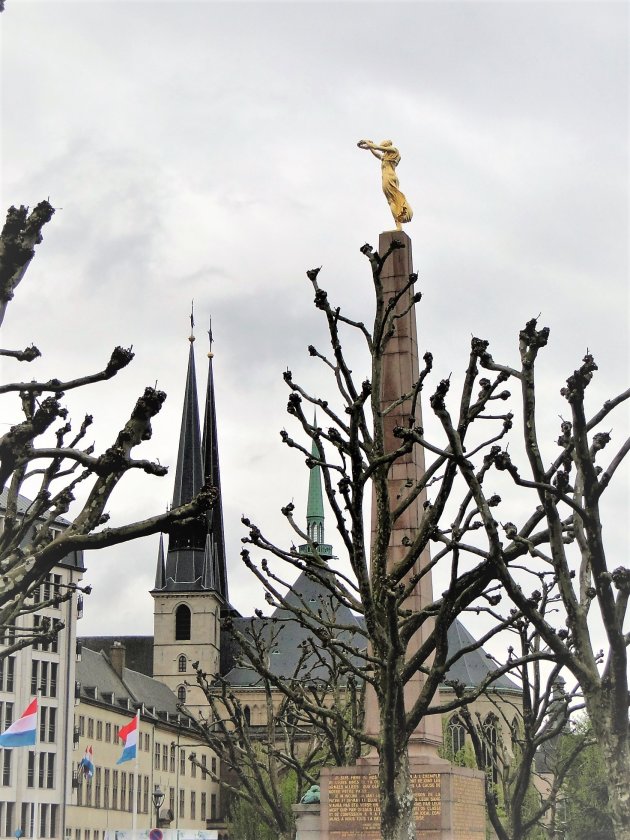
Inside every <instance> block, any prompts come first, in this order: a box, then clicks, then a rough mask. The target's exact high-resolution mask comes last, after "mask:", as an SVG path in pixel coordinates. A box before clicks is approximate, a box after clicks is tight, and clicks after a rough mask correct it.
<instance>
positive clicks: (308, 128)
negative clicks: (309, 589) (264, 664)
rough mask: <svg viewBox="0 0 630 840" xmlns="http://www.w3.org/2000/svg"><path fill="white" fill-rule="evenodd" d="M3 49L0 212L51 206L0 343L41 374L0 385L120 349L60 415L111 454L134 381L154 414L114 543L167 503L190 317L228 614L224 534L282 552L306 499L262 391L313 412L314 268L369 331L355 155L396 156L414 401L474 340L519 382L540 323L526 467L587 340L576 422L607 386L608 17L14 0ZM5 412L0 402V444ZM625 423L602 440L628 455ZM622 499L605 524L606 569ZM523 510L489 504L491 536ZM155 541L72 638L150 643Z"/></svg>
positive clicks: (622, 532) (369, 185)
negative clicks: (515, 367)
mask: <svg viewBox="0 0 630 840" xmlns="http://www.w3.org/2000/svg"><path fill="white" fill-rule="evenodd" d="M0 28H1V30H2V31H1V39H2V44H1V46H2V77H3V78H2V111H1V125H2V131H1V140H2V152H1V158H2V177H1V197H2V207H4V208H5V209H6V208H7V207H8V206H9V205H11V204H29V205H34V204H35V203H37V201H39V200H41V199H42V198H46V197H49V198H50V201H51V202H52V204H53V205H54V206H55V207H56V208H58V210H57V213H56V215H55V216H54V218H53V221H52V222H51V223H50V224H49V225H48V226H47V227H46V229H45V231H44V242H43V243H42V245H41V246H40V247H39V250H38V253H37V256H36V259H35V260H34V262H33V264H32V265H31V267H30V269H29V271H28V274H27V276H26V279H25V280H24V282H23V284H22V285H21V286H20V287H19V289H18V292H17V295H16V299H15V302H14V303H13V304H12V306H11V308H10V309H9V312H8V315H7V318H6V320H5V324H4V326H3V334H2V345H3V346H9V347H22V346H25V345H26V344H27V343H29V342H31V341H33V342H35V343H36V344H37V345H38V346H39V347H40V349H41V350H42V352H43V354H44V355H43V358H42V359H41V360H39V361H37V362H36V363H33V364H32V365H30V366H29V367H28V369H27V368H26V367H25V366H21V367H20V366H19V365H18V364H17V363H13V362H10V361H4V362H3V363H2V365H3V368H2V376H3V379H5V380H6V379H18V378H21V377H28V378H32V377H37V378H42V379H43V378H48V377H50V376H53V375H55V376H59V377H62V378H70V377H73V376H77V375H82V374H86V373H89V372H92V371H94V370H96V369H100V368H101V367H102V366H103V365H104V364H105V362H106V360H107V359H108V357H109V353H110V351H111V349H112V348H113V347H114V346H115V345H117V344H122V345H124V346H129V345H131V344H133V347H134V351H135V353H136V358H135V360H134V362H133V364H132V365H131V366H130V367H129V368H128V369H126V370H125V371H123V372H122V373H121V374H120V375H119V376H118V377H116V379H115V380H113V381H111V382H108V383H103V384H99V385H97V386H94V387H92V388H90V389H89V390H86V391H84V392H82V393H81V392H79V393H77V394H76V395H72V396H71V395H70V394H69V395H68V400H67V402H68V405H69V406H70V408H71V410H72V414H73V417H74V418H75V420H76V423H77V425H78V423H79V422H80V419H81V417H82V415H83V413H84V412H85V411H89V412H91V413H93V414H94V416H95V424H94V427H93V430H92V434H93V437H94V439H95V440H96V441H97V445H99V446H101V447H103V446H106V445H107V444H108V443H109V442H110V441H111V440H112V439H113V437H114V434H115V432H116V431H117V430H118V429H119V428H120V426H121V424H122V423H124V421H125V419H126V417H127V416H128V413H129V411H130V410H131V408H132V406H133V404H134V402H135V399H136V398H137V396H138V395H139V394H141V393H142V390H143V389H144V387H145V385H147V384H150V385H153V384H154V383H155V381H156V380H157V382H158V386H159V387H160V388H162V389H164V390H165V391H166V392H167V393H168V395H169V397H168V400H167V403H166V404H165V407H164V409H163V411H162V413H161V414H160V415H159V416H158V418H157V419H156V422H155V423H154V436H153V439H152V440H151V441H150V442H148V443H147V444H146V445H145V446H144V447H143V448H142V450H139V451H138V457H140V456H144V457H151V458H159V459H160V461H161V462H162V463H166V464H169V465H171V467H172V469H171V473H170V475H169V477H168V478H166V479H157V478H151V477H148V476H127V477H126V478H125V480H124V481H123V482H122V484H121V486H120V488H119V490H118V492H117V494H116V495H115V497H114V500H113V502H112V505H111V508H110V513H111V515H112V521H113V522H122V521H124V520H129V519H132V518H141V517H144V516H147V515H151V514H152V513H155V512H159V511H160V510H163V509H164V508H165V506H166V505H167V504H168V502H169V500H170V497H171V494H172V479H173V474H174V465H175V459H176V454H177V439H178V433H179V423H180V417H181V402H182V396H183V385H184V376H185V369H186V360H187V352H188V341H187V336H188V332H189V323H188V317H189V312H190V304H191V300H193V299H194V305H195V317H196V321H197V336H198V340H197V342H196V346H195V349H196V352H197V367H198V373H199V384H200V388H201V390H203V383H204V382H205V373H206V370H205V362H206V359H205V354H206V352H207V344H206V341H205V329H206V328H207V327H206V324H207V321H208V318H209V317H210V316H212V323H213V331H214V337H215V346H214V351H215V383H216V389H217V407H218V413H219V422H220V429H219V437H220V447H221V471H222V480H223V505H224V520H225V527H226V537H227V543H228V552H229V557H228V565H229V574H230V589H231V599H232V601H233V603H234V605H235V606H236V607H237V608H238V609H240V610H241V611H243V612H246V613H249V612H251V610H253V608H254V607H256V606H260V605H261V600H262V599H261V596H260V592H259V589H258V587H257V586H256V584H255V583H254V582H253V581H252V580H251V579H250V577H249V575H248V573H247V572H246V570H244V569H243V568H242V567H241V563H240V560H239V552H240V547H241V546H240V538H241V536H243V529H242V526H241V525H240V517H241V514H242V513H247V514H248V515H249V516H250V517H251V518H252V519H254V520H255V521H257V522H258V523H260V524H262V525H263V526H264V528H265V530H266V531H267V532H268V533H269V534H270V535H272V536H274V537H276V538H277V539H278V540H282V541H283V542H284V543H287V542H288V541H289V539H290V535H289V534H287V532H286V530H285V528H284V524H283V521H282V517H281V515H280V513H279V507H280V506H281V505H282V504H285V503H286V502H287V501H288V500H290V499H293V500H294V502H295V503H296V505H297V507H298V511H299V510H300V509H301V510H302V512H303V511H304V505H305V501H306V489H307V475H306V471H305V469H304V467H303V465H301V461H300V458H299V457H298V456H297V455H296V454H295V453H292V452H290V451H288V450H285V448H284V447H283V446H282V445H281V443H280V438H279V435H278V431H279V430H280V429H281V428H283V427H284V426H286V427H287V428H288V429H289V430H291V431H296V430H295V429H294V428H293V427H292V426H291V421H290V419H289V418H287V417H286V415H285V412H284V408H285V404H286V395H287V393H286V386H285V385H284V383H283V382H282V375H281V374H282V371H283V370H284V369H285V368H286V367H287V366H289V367H291V369H292V370H293V371H294V376H295V378H296V379H299V380H300V381H301V382H303V383H305V384H306V385H308V386H309V387H311V388H312V390H314V391H316V392H318V393H319V394H321V395H322V396H324V395H328V394H329V393H330V382H329V381H328V379H327V378H326V376H325V375H324V373H323V372H322V371H321V370H320V369H319V367H318V365H317V363H316V362H315V361H314V360H311V359H310V358H309V356H308V354H307V352H306V346H307V345H308V344H309V343H314V344H317V345H318V346H320V347H322V348H323V347H324V343H323V342H324V338H325V336H324V331H323V325H322V323H321V318H320V317H319V315H318V313H317V312H316V311H315V310H314V308H313V305H312V291H311V288H310V284H309V283H308V281H307V280H306V277H305V271H306V269H308V268H311V267H314V266H317V265H323V269H322V274H321V275H320V279H321V283H322V285H323V286H324V288H326V289H327V290H328V291H329V294H330V296H331V298H332V299H333V300H335V301H336V302H337V303H338V304H339V305H341V306H342V307H344V308H345V309H346V311H348V313H349V314H352V315H353V316H356V317H358V318H365V319H368V320H369V318H370V311H371V310H370V275H369V268H368V265H367V262H366V260H365V258H364V257H363V256H362V255H361V254H360V253H359V247H360V246H361V245H362V244H363V243H364V242H365V241H368V242H371V243H373V244H375V245H376V244H377V241H378V233H379V231H381V230H384V229H389V228H390V227H391V216H390V215H389V210H388V208H387V205H386V203H385V200H384V198H383V195H382V192H381V189H380V175H379V166H378V163H377V161H376V160H375V159H374V158H373V157H372V156H371V155H369V154H368V153H366V152H364V151H360V150H359V149H357V147H356V143H357V141H358V140H359V139H360V138H364V137H368V138H371V139H374V140H380V139H383V138H386V137H391V138H392V139H393V140H394V142H395V144H396V145H397V146H398V147H399V148H400V150H401V153H402V162H401V164H400V166H399V170H398V171H399V177H400V182H401V187H402V189H403V191H404V192H405V193H406V195H407V197H408V199H409V201H410V202H411V204H412V206H413V208H414V219H413V221H412V223H411V224H409V225H408V226H406V231H407V232H408V233H409V235H410V236H411V237H412V239H413V251H414V260H415V267H416V270H417V271H418V273H419V275H420V281H419V288H420V289H421V290H422V291H423V293H424V299H423V302H422V304H421V307H420V311H419V327H420V345H421V348H422V351H424V350H425V349H429V350H431V351H432V352H433V353H434V356H435V376H434V378H433V383H434V384H436V383H437V381H438V380H439V379H440V378H441V377H443V376H447V375H448V374H449V373H451V372H452V373H453V378H454V382H455V383H456V382H457V381H458V377H460V376H461V372H462V371H463V369H464V368H465V365H466V360H467V355H468V348H469V342H470V337H471V335H478V336H481V337H485V338H487V339H489V340H490V341H491V350H492V352H493V354H494V356H495V358H496V359H497V360H501V361H504V362H509V363H514V364H516V363H517V359H518V356H517V340H518V330H519V329H520V328H521V327H522V326H523V325H524V323H525V322H526V321H527V320H528V319H529V318H531V317H535V316H537V315H538V314H539V313H541V319H540V321H541V324H545V325H548V326H549V327H550V328H551V339H550V345H549V347H548V348H547V350H546V351H545V352H544V354H543V358H542V360H541V365H540V374H539V384H540V397H539V401H540V404H541V409H542V411H543V412H544V414H545V415H546V416H547V417H548V418H549V422H550V425H549V427H548V430H547V431H548V434H547V439H548V440H549V448H548V456H547V460H549V459H551V458H552V457H554V456H555V454H556V451H557V450H556V448H555V446H554V445H553V441H554V439H555V437H557V422H558V415H559V414H560V413H562V412H564V413H565V414H566V413H567V411H566V407H565V406H566V404H565V403H564V401H563V400H562V398H561V397H560V396H559V389H560V387H561V386H562V384H563V383H564V379H565V378H566V376H567V375H568V374H569V373H570V372H572V371H573V369H574V368H575V367H576V366H577V365H578V364H579V363H580V361H581V358H582V356H583V355H584V352H585V351H586V348H587V347H588V348H589V349H590V350H591V351H592V352H593V353H594V355H595V357H596V360H597V362H598V364H599V365H600V373H599V375H598V377H597V380H596V382H595V383H594V385H593V388H592V395H591V399H592V402H591V405H592V408H593V411H594V410H595V408H596V407H597V406H598V405H599V404H601V402H602V401H603V400H604V399H606V398H608V397H610V396H613V395H615V394H616V393H618V392H620V391H621V390H623V389H624V388H625V387H627V383H628V358H629V357H628V5H627V3H623V2H616V3H606V2H597V3H582V2H579V3H578V2H575V3H571V2H545V3H535V2H520V3H516V2H508V3H502V4H499V3H478V2H449V3H439V2H431V3H423V2H417V3H399V4H397V3H391V2H390V3H387V4H384V3H354V2H347V3H344V2H337V3H302V2H293V3H267V2H256V3H237V2H231V3H218V2H217V3H212V2H203V0H202V1H201V2H191V3H186V2H181V1H179V0H178V2H161V3H154V2H153V3H148V2H125V1H124V0H119V2H116V1H115V0H109V2H96V0H95V2H91V0H81V2H72V3H62V2H54V1H53V0H46V2H28V0H19V2H17V1H16V0H8V2H7V4H6V11H5V13H4V14H3V15H2V17H1V18H0ZM352 355H353V364H354V370H355V372H356V374H357V376H358V378H359V381H360V380H361V379H363V378H364V376H365V374H366V373H367V371H368V362H367V360H366V359H365V356H361V354H360V352H359V347H358V345H357V346H356V347H355V346H354V345H352ZM514 405H515V404H514ZM17 410H18V406H17V401H16V400H15V399H13V398H4V399H3V400H2V402H1V403H0V423H2V424H3V428H4V429H6V428H7V425H8V424H10V423H11V422H14V421H15V420H16V419H17V417H18V415H17ZM426 413H428V412H425V414H426ZM627 418H628V415H627V412H626V413H625V417H624V416H623V415H622V416H620V417H619V418H617V419H616V420H615V421H614V422H613V423H611V425H612V427H613V431H614V430H615V428H616V429H618V430H619V436H621V433H622V431H623V430H624V429H623V427H624V425H625V428H626V429H627V423H624V420H627ZM425 419H426V425H427V426H430V420H429V418H425ZM616 440H617V442H619V440H620V437H617V438H616ZM515 446H516V444H515ZM626 478H627V474H626V477H625V478H624V477H623V476H621V477H620V480H619V481H618V483H617V488H616V489H615V490H614V491H613V492H612V493H611V494H610V501H609V508H608V514H607V519H606V529H607V536H608V539H609V541H610V542H609V545H610V546H611V547H612V550H613V551H619V552H623V557H621V556H620V560H619V562H622V560H623V559H625V556H626V549H627V527H628V525H627V510H628V495H627V493H628V491H627V482H626ZM532 503H533V502H532ZM524 513H525V508H522V507H521V502H520V501H518V500H516V499H515V500H514V502H513V505H512V506H511V503H510V500H509V499H507V498H506V501H505V503H504V508H503V510H502V511H501V519H502V521H505V520H507V519H511V520H512V521H516V520H518V518H519V516H521V515H524ZM327 538H328V541H330V542H333V543H335V542H336V540H335V537H334V534H333V533H331V528H329V532H328V534H327ZM157 544H158V541H157V537H154V538H149V539H145V540H143V541H140V542H137V543H134V544H132V545H129V546H121V547H119V548H115V549H111V550H108V551H107V552H103V553H100V554H91V555H88V556H87V557H86V561H87V564H88V567H89V571H88V574H87V575H86V582H89V583H92V585H93V587H94V591H93V594H92V595H91V597H90V598H89V600H88V602H87V604H86V611H85V617H84V619H83V621H82V625H81V628H80V632H81V633H82V634H97V633H102V634H110V633H114V632H117V633H135V632H137V633H150V632H151V631H152V600H151V598H150V596H149V595H148V594H147V593H148V590H149V589H150V588H151V587H152V585H153V580H154V574H155V559H156V553H157ZM612 565H613V567H614V566H615V565H618V563H616V562H615V561H614V560H613V562H612Z"/></svg>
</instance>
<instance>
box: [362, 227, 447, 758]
mask: <svg viewBox="0 0 630 840" xmlns="http://www.w3.org/2000/svg"><path fill="white" fill-rule="evenodd" d="M394 238H395V239H397V240H398V241H400V242H402V243H403V244H404V245H405V247H404V248H400V249H398V250H396V251H394V252H393V254H392V255H391V256H390V257H389V258H388V260H387V262H386V263H385V266H384V267H383V271H382V273H381V280H382V283H383V295H384V298H385V300H387V299H388V298H389V297H391V296H392V294H394V293H396V292H397V291H400V290H401V289H402V288H403V286H404V285H405V284H406V283H407V281H408V279H409V275H410V274H411V273H412V272H413V262H412V254H411V239H410V238H409V237H408V236H407V234H406V233H403V232H402V231H395V230H394V231H386V232H384V233H381V235H380V237H379V246H378V251H379V254H384V253H385V252H386V251H387V249H388V248H389V247H390V244H391V241H392V239H394ZM414 291H415V290H414V289H413V288H411V289H410V290H408V292H406V293H405V294H404V295H403V297H402V298H401V300H400V301H399V303H398V307H397V309H398V311H399V312H402V311H404V310H405V309H407V308H408V307H409V304H410V301H411V297H412V295H413V294H414ZM418 375H419V362H418V342H417V335H416V311H415V305H414V306H412V307H411V309H410V310H409V311H408V312H407V314H406V315H404V316H403V317H401V318H399V319H398V320H397V321H396V334H395V335H394V336H393V337H392V338H391V339H390V341H389V343H388V345H387V350H386V353H385V356H384V360H383V376H382V386H381V407H382V408H383V409H384V408H385V407H387V406H389V405H390V404H391V403H393V402H395V401H396V400H397V399H399V398H400V396H401V395H402V394H404V393H407V392H409V391H410V390H411V388H412V387H413V384H414V383H415V382H416V381H417V379H418ZM410 413H411V401H410V400H408V401H406V402H404V403H402V404H401V405H399V406H397V407H396V408H395V409H394V410H393V411H392V412H391V413H390V414H388V415H387V416H386V417H385V421H384V422H385V451H386V452H390V451H392V450H393V449H397V448H398V446H399V445H400V440H398V439H396V438H394V436H393V433H392V432H393V429H394V428H395V427H396V426H404V427H407V426H408V418H409V415H410ZM415 423H416V424H417V425H420V426H421V425H422V412H421V407H420V401H419V400H418V401H417V403H416V417H415ZM424 469H425V467H424V452H423V450H422V449H421V448H420V447H418V446H416V447H414V449H413V451H412V452H411V453H409V454H408V455H406V456H404V457H402V458H400V459H399V460H398V461H396V463H395V464H394V465H393V466H392V468H391V470H390V474H389V476H388V484H389V497H390V504H391V505H392V507H393V506H394V505H396V504H398V503H399V501H400V499H401V497H402V496H404V494H405V493H406V492H408V490H409V487H410V486H413V485H415V483H416V482H417V480H418V479H419V478H420V477H421V476H422V475H423V474H424ZM406 485H407V486H406ZM425 500H426V494H425V493H424V492H423V493H421V494H420V495H419V496H418V497H417V499H416V500H415V502H414V503H413V504H411V505H410V506H409V507H408V508H407V510H406V511H405V512H404V514H403V515H402V516H401V517H400V519H399V520H398V521H397V522H396V523H395V525H394V528H393V532H392V536H391V539H390V543H389V550H388V564H390V565H391V564H394V563H396V562H398V561H399V560H400V559H401V558H402V557H404V555H405V552H406V549H405V546H404V545H403V540H404V539H405V537H408V538H409V540H413V539H414V536H415V534H416V532H417V529H418V525H419V523H420V520H421V518H422V512H423V503H424V501H425ZM374 518H375V502H374V499H373V500H372V540H373V539H374ZM429 560H430V556H429V551H428V549H427V550H425V551H424V552H423V554H422V556H421V557H420V559H419V561H418V564H417V565H416V566H415V567H414V569H413V570H412V572H411V574H416V572H417V571H418V568H422V567H423V566H425V565H426V564H427V563H428V562H429ZM432 600H433V594H432V583H431V575H430V574H428V575H427V576H426V577H425V578H423V579H422V581H421V582H420V584H418V586H417V587H416V589H415V591H414V592H413V594H412V595H411V596H410V598H409V600H408V602H407V605H408V607H409V608H410V609H412V610H414V611H419V610H420V609H421V608H422V607H423V605H425V604H428V603H430V602H431V601H432ZM430 629H431V625H430V626H429V627H423V629H421V630H420V631H419V632H418V633H417V634H416V635H415V636H414V637H413V638H412V639H411V642H410V645H409V648H408V657H409V656H411V655H412V654H413V653H414V652H415V651H416V650H418V648H419V646H420V645H421V643H422V640H423V638H424V637H425V635H426V634H427V633H428V632H429V631H430ZM423 683H424V677H423V676H422V674H416V675H415V676H414V677H413V678H412V679H411V680H410V682H409V683H408V684H407V687H406V690H405V699H406V707H407V708H408V709H409V708H410V707H411V706H412V705H413V703H414V702H415V700H416V698H417V697H418V696H419V693H420V690H421V688H422V685H423ZM366 729H367V731H368V732H369V733H371V734H376V733H377V732H378V731H379V715H378V705H377V700H376V694H375V692H374V691H372V690H370V691H368V696H367V708H366ZM441 743H442V725H441V721H440V718H439V716H434V715H432V716H431V717H427V718H425V719H424V720H422V721H421V722H420V725H419V726H418V728H417V730H416V732H415V733H414V735H413V736H412V738H411V739H410V742H409V755H410V757H412V758H427V759H430V758H433V759H435V758H437V747H438V746H439V745H440V744H441Z"/></svg>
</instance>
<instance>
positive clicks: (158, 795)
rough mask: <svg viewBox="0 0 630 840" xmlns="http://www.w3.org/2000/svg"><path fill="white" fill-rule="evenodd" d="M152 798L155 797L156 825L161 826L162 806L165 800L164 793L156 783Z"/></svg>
mask: <svg viewBox="0 0 630 840" xmlns="http://www.w3.org/2000/svg"><path fill="white" fill-rule="evenodd" d="M151 798H152V799H153V807H154V808H155V827H156V828H159V827H160V808H161V807H162V803H163V802H164V793H163V791H161V790H160V786H159V785H156V786H155V790H154V791H153V793H152V794H151Z"/></svg>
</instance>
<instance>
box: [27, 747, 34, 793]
mask: <svg viewBox="0 0 630 840" xmlns="http://www.w3.org/2000/svg"><path fill="white" fill-rule="evenodd" d="M26 787H30V788H32V787H35V753H34V752H31V751H29V754H28V770H27V774H26Z"/></svg>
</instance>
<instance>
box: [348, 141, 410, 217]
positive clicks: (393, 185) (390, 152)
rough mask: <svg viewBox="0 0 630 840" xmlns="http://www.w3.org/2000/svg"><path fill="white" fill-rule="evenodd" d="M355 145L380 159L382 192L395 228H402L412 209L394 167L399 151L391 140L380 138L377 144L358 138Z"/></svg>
mask: <svg viewBox="0 0 630 840" xmlns="http://www.w3.org/2000/svg"><path fill="white" fill-rule="evenodd" d="M357 146H358V147H359V148H360V149H369V150H370V151H371V152H372V154H373V155H374V157H377V158H378V159H379V160H380V162H381V175H382V177H383V192H384V193H385V198H386V199H387V203H388V204H389V209H390V210H391V211H392V216H393V217H394V219H395V221H396V230H402V223H403V222H405V223H406V222H410V221H411V219H412V217H413V210H412V209H411V207H410V206H409V202H408V201H407V199H406V198H405V196H404V195H403V194H402V193H401V191H400V187H399V185H398V176H397V175H396V167H397V166H398V164H399V163H400V152H399V151H398V149H397V148H396V146H394V145H392V141H391V140H381V142H380V144H379V145H377V144H376V143H373V142H372V141H371V140H359V142H358V143H357Z"/></svg>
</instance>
